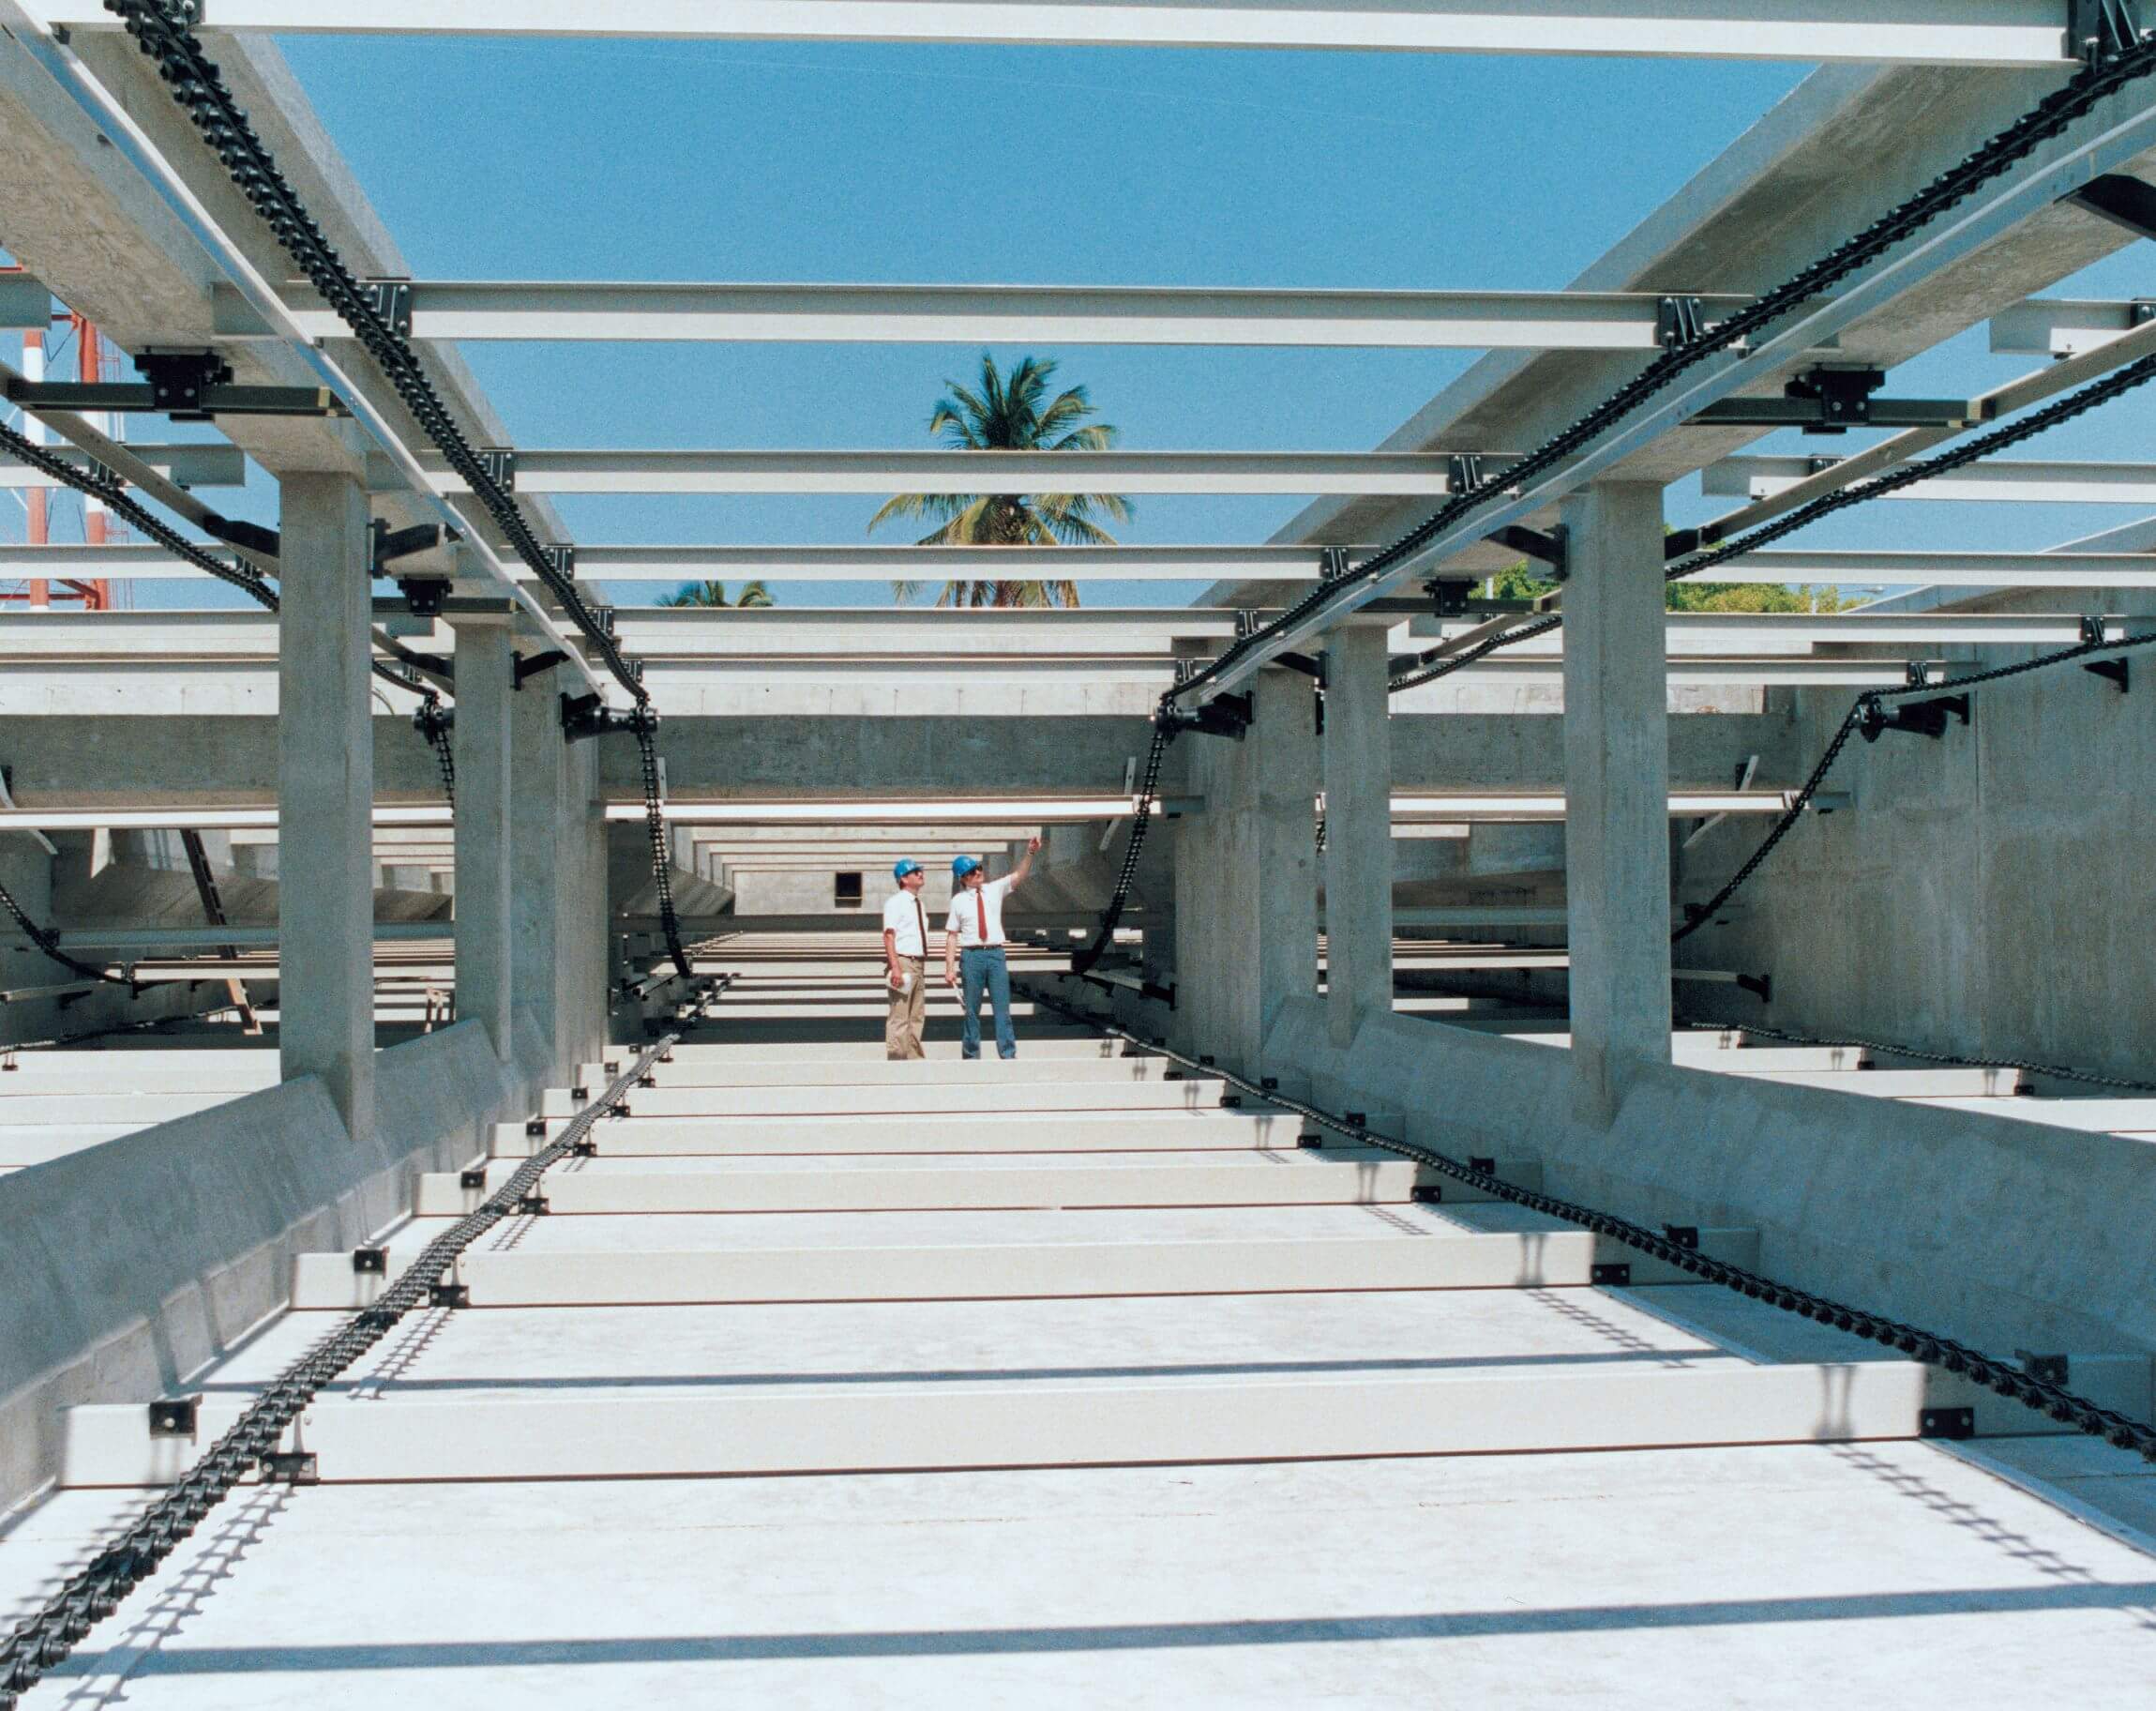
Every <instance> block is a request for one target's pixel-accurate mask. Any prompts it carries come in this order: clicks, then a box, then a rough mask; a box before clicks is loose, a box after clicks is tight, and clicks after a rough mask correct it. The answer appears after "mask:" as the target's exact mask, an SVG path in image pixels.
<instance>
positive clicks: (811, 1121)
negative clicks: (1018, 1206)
mask: <svg viewBox="0 0 2156 1711" xmlns="http://www.w3.org/2000/svg"><path fill="white" fill-rule="evenodd" d="M793 1013H794V1014H795V1015H797V1016H798V1015H799V1014H800V1008H799V1007H798V1001H796V1006H795V1008H794V1011H793ZM870 1013H874V1011H873V1010H871V1012H870ZM1155 1085H1156V1084H1153V1083H1132V1084H1131V1087H1130V1088H1125V1089H1124V1091H1126V1092H1127V1091H1131V1090H1133V1089H1135V1090H1137V1091H1139V1092H1144V1093H1151V1092H1153V1091H1155ZM1157 1085H1161V1086H1167V1087H1170V1088H1172V1087H1174V1086H1176V1085H1177V1083H1173V1082H1168V1083H1158V1084H1157ZM648 1091H650V1090H646V1092H645V1093H644V1094H641V1095H640V1103H641V1099H642V1098H645V1097H648ZM677 1091H686V1092H687V1093H688V1094H689V1095H691V1096H693V1095H694V1094H695V1092H696V1089H694V1088H689V1089H686V1090H677ZM840 1091H843V1090H840ZM870 1091H871V1092H876V1093H881V1094H882V1097H883V1098H884V1100H885V1102H886V1103H888V1104H896V1103H897V1100H896V1098H894V1097H893V1093H892V1090H891V1089H888V1088H882V1089H872V1090H870ZM966 1091H969V1090H967V1089H958V1090H957V1093H963V1092H966ZM982 1091H983V1092H985V1093H988V1094H989V1095H993V1094H994V1093H995V1092H996V1091H997V1090H996V1089H995V1088H993V1087H989V1088H986V1089H983V1090H982ZM1942 1091H1943V1090H1942ZM1012 1093H1013V1095H1014V1096H1015V1097H1014V1098H1012V1100H1011V1102H1010V1104H1009V1105H1008V1106H1006V1107H1004V1108H1003V1109H1002V1110H998V1109H996V1107H995V1105H994V1104H993V1102H992V1100H991V1099H979V1100H975V1101H972V1105H973V1109H972V1110H964V1109H954V1110H948V1111H942V1112H937V1113H934V1114H921V1113H914V1114H906V1113H902V1112H891V1111H885V1112H882V1113H878V1114H876V1115H875V1116H874V1117H873V1119H872V1120H870V1119H868V1118H867V1115H866V1113H867V1112H868V1111H870V1110H872V1109H873V1104H874V1101H873V1100H871V1099H867V1098H853V1099H844V1098H840V1099H838V1100H837V1103H839V1104H842V1105H843V1104H851V1105H852V1106H854V1107H855V1109H854V1110H852V1111H851V1112H838V1113H833V1114H828V1115H823V1116H786V1115H776V1114H764V1115H759V1116H754V1117H708V1116H705V1117H697V1116H676V1117H665V1116H656V1117H650V1118H647V1117H645V1116H643V1115H641V1111H640V1114H639V1115H637V1116H634V1117H629V1118H625V1119H623V1120H622V1121H620V1122H608V1123H605V1124H602V1125H600V1127H599V1131H598V1133H597V1134H596V1136H595V1137H594V1139H595V1140H596V1142H597V1143H598V1148H599V1156H600V1157H601V1158H728V1159H759V1160H761V1159H769V1160H772V1161H774V1162H776V1163H781V1164H782V1163H783V1162H784V1161H785V1160H786V1159H787V1158H814V1157H819V1156H821V1157H824V1158H863V1157H871V1158H890V1159H892V1160H893V1161H894V1162H898V1161H900V1160H901V1159H904V1160H906V1161H909V1162H910V1161H911V1160H912V1159H913V1158H920V1159H924V1160H926V1159H931V1158H942V1159H947V1160H951V1161H952V1162H954V1163H956V1164H959V1165H966V1164H971V1163H972V1162H975V1161H978V1160H980V1159H982V1158H992V1159H999V1160H1001V1159H1007V1158H1013V1157H1017V1156H1036V1157H1039V1156H1049V1155H1053V1156H1057V1157H1072V1156H1075V1157H1080V1158H1083V1157H1087V1156H1096V1157H1107V1158H1117V1159H1121V1158H1126V1157H1128V1156H1131V1155H1136V1154H1145V1153H1168V1154H1176V1155H1181V1154H1184V1153H1191V1154H1228V1155H1233V1154H1243V1153H1248V1152H1250V1151H1251V1150H1252V1149H1254V1148H1258V1147H1274V1148H1278V1147H1293V1146H1294V1145H1295V1143H1296V1136H1297V1135H1298V1134H1299V1133H1300V1132H1301V1129H1302V1127H1303V1120H1302V1119H1301V1118H1300V1117H1295V1116H1289V1115H1287V1114H1284V1113H1279V1112H1274V1113H1259V1114H1256V1115H1246V1114H1244V1113H1242V1112H1235V1111H1222V1110H1220V1109H1218V1106H1217V1096H1216V1102H1215V1105H1214V1109H1212V1110H1209V1111H1179V1110H1174V1109H1169V1110H1165V1111H1164V1110H1147V1109H1143V1108H1139V1107H1134V1108H1133V1109H1131V1110H1127V1111H1067V1110H1062V1109H1059V1108H1057V1107H1056V1106H1055V1104H1054V1103H1053V1102H1052V1101H1053V1100H1054V1098H1057V1097H1059V1096H1058V1094H1057V1091H1056V1090H1054V1089H1042V1088H1037V1087H1036V1088H1028V1089H1025V1090H1023V1091H1022V1093H1021V1091H1020V1090H1018V1089H1013V1090H1012ZM1044 1096H1045V1097H1044ZM942 1097H944V1098H953V1099H955V1098H956V1097H957V1095H956V1094H952V1095H946V1096H942ZM682 1102H683V1103H686V1104H688V1105H690V1106H692V1107H693V1106H695V1105H698V1104H702V1103H708V1100H700V1099H698V1098H694V1097H691V1098H687V1099H686V1100H684V1101H682ZM768 1102H769V1096H766V1097H765V1098H764V1099H761V1100H759V1099H756V1098H752V1097H751V1098H746V1103H748V1104H749V1105H751V1106H753V1105H755V1104H759V1103H768ZM932 1109H933V1101H931V1102H930V1110H932ZM566 1122H567V1118H565V1117H563V1116H559V1115H557V1116H555V1117H553V1118H552V1119H550V1128H552V1129H553V1130H555V1131H558V1130H559V1129H560V1128H562V1127H563V1126H564V1124H565V1123H566ZM534 1150H535V1148H534V1146H533V1144H532V1141H531V1138H530V1137H527V1136H526V1135H525V1133H524V1130H523V1128H522V1126H521V1125H520V1124H505V1125H502V1126H500V1127H499V1128H497V1129H496V1131H495V1143H494V1156H495V1157H497V1158H526V1157H528V1156H529V1155H530V1154H531V1153H532V1152H533V1151H534Z"/></svg>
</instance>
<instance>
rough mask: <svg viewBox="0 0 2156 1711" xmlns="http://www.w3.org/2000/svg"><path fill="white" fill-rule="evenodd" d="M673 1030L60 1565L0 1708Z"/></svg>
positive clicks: (437, 1277)
mask: <svg viewBox="0 0 2156 1711" xmlns="http://www.w3.org/2000/svg"><path fill="white" fill-rule="evenodd" d="M679 1039H680V1036H679V1035H678V1034H669V1035H667V1036H665V1037H662V1038H660V1039H657V1040H655V1041H654V1042H653V1043H652V1044H651V1045H650V1046H648V1047H646V1048H645V1049H644V1051H643V1052H642V1053H641V1055H640V1056H639V1057H638V1059H637V1061H636V1062H635V1064H634V1065H632V1066H631V1067H629V1068H628V1069H627V1070H626V1071H625V1072H624V1073H623V1074H621V1075H620V1076H617V1077H616V1078H615V1079H614V1081H613V1082H612V1083H611V1085H610V1086H609V1087H608V1088H607V1090H606V1091H605V1092H604V1093H603V1094H601V1095H599V1097H598V1098H596V1099H594V1100H593V1101H592V1102H591V1103H590V1104H589V1105H587V1106H585V1107H584V1109H583V1110H582V1111H580V1112H579V1113H577V1115H576V1116H575V1117H574V1118H573V1119H571V1120H570V1122H569V1123H568V1124H567V1125H566V1126H565V1128H563V1130H562V1132H561V1133H560V1134H558V1135H556V1136H555V1137H554V1138H553V1140H551V1141H550V1142H549V1143H547V1144H546V1145H545V1146H544V1147H542V1148H541V1149H540V1150H539V1151H538V1152H535V1153H534V1154H533V1155H532V1156H531V1157H530V1158H527V1159H525V1160H524V1161H523V1162H522V1163H521V1164H520V1165H519V1166H518V1167H517V1168H516V1170H515V1171H514V1172H513V1173H511V1174H510V1176H509V1179H508V1180H507V1181H506V1182H505V1183H504V1184H503V1185H502V1186H501V1188H499V1189H496V1190H495V1191H494V1192H493V1193H492V1194H491V1195H490V1196H489V1197H488V1198H487V1200H486V1202H485V1204H482V1205H480V1206H479V1207H478V1209H477V1210H475V1211H473V1212H470V1213H467V1214H466V1215H465V1216H464V1217H462V1218H460V1219H458V1220H457V1222H456V1223H454V1224H452V1225H451V1226H450V1227H449V1228H448V1229H447V1230H445V1231H444V1232H443V1233H442V1234H440V1235H438V1236H436V1237H435V1238H434V1239H433V1240H432V1241H430V1242H429V1243H428V1244H427V1246H426V1247H425V1248H424V1249H421V1250H420V1253H419V1255H418V1257H417V1258H416V1259H415V1260H414V1261H413V1262H412V1264H410V1265H409V1266H407V1267H406V1268H405V1270H404V1272H403V1274H402V1275H401V1276H400V1278H399V1279H397V1281H396V1282H394V1283H392V1284H391V1285H390V1286H389V1287H388V1288H387V1289H386V1290H384V1292H383V1294H382V1295H381V1296H380V1297H379V1298H378V1299H377V1300H376V1301H375V1302H374V1304H373V1305H372V1306H371V1307H369V1308H365V1309H363V1310H360V1311H359V1312H358V1313H356V1314H354V1316H353V1317H352V1318H350V1319H348V1320H346V1321H345V1322H344V1323H343V1324H342V1325H339V1327H338V1328H337V1329H336V1330H334V1331H332V1332H330V1333H329V1334H328V1335H327V1336H325V1337H324V1338H323V1339H322V1340H320V1341H318V1342H316V1343H315V1344H314V1346H313V1347H312V1348H310V1349H309V1350H308V1352H307V1353H306V1354H305V1355H301V1356H300V1357H299V1359H298V1360H296V1361H295V1362H294V1363H293V1365H291V1366H290V1367H287V1368H286V1369H285V1370H283V1371H282V1372H281V1373H279V1375H278V1376H277V1377H276V1378H275V1379H274V1380H272V1381H271V1382H270V1384H269V1385H267V1386H265V1387H264V1390H263V1391H262V1393H261V1394H260V1395H259V1396H257V1397H256V1399H255V1400H254V1401H252V1402H251V1403H249V1405H248V1408H247V1411H246V1412H245V1413H243V1414H242V1415H241V1416H239V1418H238V1419H237V1420H235V1421H234V1423H233V1425H232V1427H231V1428H230V1429H229V1430H228V1431H226V1432H225V1434H224V1435H223V1436H222V1437H221V1438H219V1440H218V1441H217V1442H216V1443H215V1444H213V1445H211V1446H210V1447H209V1448H208V1449H207V1450H206V1451H205V1452H204V1454H203V1456H202V1459H201V1460H200V1461H197V1462H196V1463H195V1464H194V1466H193V1467H191V1468H190V1469H189V1470H188V1472H187V1474H186V1475H185V1476H182V1477H181V1479H180V1480H179V1482H178V1483H177V1484H175V1485H174V1486H173V1488H172V1490H171V1491H168V1492H166V1494H165V1495H164V1496H162V1497H160V1498H159V1499H158V1501H157V1502H156V1503H155V1504H153V1505H151V1507H149V1508H148V1509H147V1510H145V1511H144V1512H143V1516H142V1518H141V1519H140V1520H138V1521H136V1522H134V1523H133V1524H132V1525H131V1526H129V1527H128V1529H127V1531H126V1532H125V1533H123V1534H121V1535H120V1537H118V1538H117V1539H116V1540H114V1541H113V1543H112V1544H110V1545H108V1546H107V1547H106V1548H105V1549H104V1550H102V1551H100V1552H98V1555H97V1556H96V1558H95V1559H93V1560H92V1561H91V1563H90V1564H89V1566H88V1567H84V1568H83V1569H82V1570H80V1571H79V1572H78V1573H76V1574H75V1575H74V1576H72V1577H71V1578H70V1579H69V1580H68V1583H67V1584H66V1585H65V1586H63V1587H62V1588H61V1589H60V1590H59V1592H57V1593H56V1594H54V1595H53V1597H52V1598H51V1599H50V1600H48V1601H47V1603H46V1604H45V1606H44V1608H43V1609H41V1610H40V1611H38V1613H37V1614H36V1615H34V1616H32V1617H30V1618H29V1619H28V1620H27V1621H25V1622H23V1624H22V1626H20V1627H19V1628H16V1629H15V1631H14V1632H13V1633H12V1634H10V1635H9V1636H8V1638H7V1639H6V1640H5V1641H0V1711H14V1707H15V1703H16V1701H17V1698H18V1697H19V1696H20V1695H21V1694H23V1693H25V1692H27V1691H28V1690H29V1689H30V1688H32V1687H34V1686H35V1685H36V1684H37V1683H38V1681H39V1680H40V1679H42V1678H43V1677H44V1676H45V1675H46V1674H48V1673H50V1672H52V1671H53V1669H55V1668H57V1667H58V1666H59V1664H60V1663H62V1662H63V1661H64V1660H65V1659H66V1658H68V1654H69V1653H71V1652H72V1651H73V1650H74V1649H75V1646H76V1645H77V1644H78V1643H80V1642H81V1641H82V1639H83V1636H84V1635H85V1634H87V1633H88V1632H89V1631H90V1629H91V1628H92V1627H94V1626H95V1625H96V1624H97V1623H98V1622H100V1621H102V1620H103V1619H104V1618H105V1617H107V1616H109V1615H111V1614H112V1613H113V1611H114V1610H116V1609H117V1608H118V1607H119V1603H120V1600H121V1599H122V1598H124V1597H127V1595H128V1593H129V1592H131V1591H133V1590H134V1588H135V1587H137V1586H139V1585H140V1584H141V1583H142V1582H143V1581H145V1580H147V1579H148V1578H149V1577H150V1575H151V1574H152V1573H153V1572H155V1571H156V1569H157V1567H158V1564H160V1563H162V1562H163V1561H164V1559H165V1558H166V1557H167V1556H169V1555H170V1554H171V1553H172V1552H173V1549H174V1548H175V1547H176V1546H177V1545H178V1544H179V1543H180V1541H181V1540H182V1539H184V1538H186V1537H188V1535H189V1534H191V1533H192V1532H193V1531H194V1530H195V1528H196V1527H197V1526H199V1525H200V1524H201V1523H202V1521H203V1518H204V1516H206V1515H207V1514H208V1513H209V1512H210V1510H211V1509H213V1508H215V1507H217V1506H218V1505H219V1503H221V1502H222V1501H223V1500H224V1498H225V1497H226V1495H227V1494H228V1493H229V1492H230V1491H232V1489H233V1487H234V1486H235V1485H237V1484H238V1483H239V1481H240V1480H241V1479H242V1478H244V1477H245V1476H247V1475H248V1474H249V1473H250V1472H252V1471H253V1470H254V1469H255V1468H256V1467H258V1466H260V1465H261V1464H262V1461H263V1460H264V1457H265V1456H267V1455H268V1454H269V1453H270V1452H271V1451H272V1450H274V1449H275V1448H276V1447H277V1444H278V1440H279V1438H280V1437H281V1436H282V1435H283V1432H284V1430H285V1428H286V1427H287V1426H289V1425H291V1424H292V1422H293V1421H294V1419H295V1418H297V1417H298V1416H299V1414H300V1413H301V1411H302V1410H304V1409H305V1408H306V1407H307V1406H308V1405H309V1403H310V1402H312V1401H314V1399H315V1397H316V1395H317V1394H319V1393H320V1392H321V1390H322V1389H323V1387H324V1385H327V1384H329V1383H330V1382H331V1381H332V1380H333V1379H335V1378H336V1377H337V1376H338V1375H339V1373H341V1372H342V1371H344V1370H345V1369H346V1368H348V1367H350V1366H351V1365H352V1363H353V1362H354V1361H355V1360H357V1359H358V1358H359V1357H360V1356H361V1355H364V1354H366V1353H367V1351H368V1350H369V1349H370V1348H372V1347H373V1346H374V1345H375V1344H376V1343H377V1342H379V1341H381V1340H382V1339H383V1337H384V1335H385V1334H386V1333H387V1332H388V1331H389V1330H390V1329H391V1328H392V1327H393V1326H394V1325H396V1324H397V1323H398V1322H399V1321H400V1319H402V1318H403V1317H404V1316H405V1315H406V1314H407V1313H410V1312H413V1311H415V1310H418V1309H420V1308H423V1307H427V1306H429V1305H430V1300H431V1295H432V1292H433V1286H434V1285H435V1284H436V1283H438V1282H440V1281H441V1279H442V1278H443V1277H444V1275H445V1273H446V1272H447V1271H448V1269H449V1267H450V1266H451V1265H452V1264H454V1263H455V1262H456V1260H457V1258H458V1256H459V1255H460V1254H461V1253H463V1252H464V1250H465V1249H468V1248H469V1247H471V1245H472V1244H473V1243H474V1242H475V1241H476V1240H478V1238H479V1237H480V1236H482V1235H484V1234H486V1233H487V1232H488V1231H490V1230H491V1229H493V1228H494V1226H495V1225H497V1224H499V1223H501V1222H503V1221H504V1220H505V1219H511V1218H515V1217H517V1216H518V1215H519V1213H520V1210H521V1208H522V1205H523V1203H524V1201H525V1199H526V1197H527V1196H528V1195H530V1194H531V1193H532V1192H533V1191H534V1189H536V1187H537V1186H538V1182H539V1178H540V1177H542V1176H543V1175H545V1174H546V1173H547V1172H548V1171H550V1170H551V1169H552V1168H553V1167H554V1166H555V1165H556V1164H558V1163H559V1162H560V1161H561V1160H562V1159H564V1158H568V1157H570V1156H571V1155H572V1154H574V1153H576V1152H578V1151H580V1149H581V1148H582V1147H583V1146H584V1145H585V1143H586V1137H587V1136H588V1135H589V1134H590V1132H591V1129H592V1127H593V1125H594V1124H596V1122H597V1121H598V1120H599V1118H600V1117H602V1116H604V1115H605V1114H606V1113H607V1112H609V1111H610V1110H611V1109H612V1108H613V1107H614V1106H615V1105H618V1104H619V1103H620V1102H621V1101H622V1099H623V1098H624V1097H626V1095H627V1094H628V1092H629V1091H630V1090H631V1089H632V1088H634V1087H635V1086H636V1085H637V1083H638V1082H639V1081H640V1080H641V1078H642V1077H643V1076H644V1075H646V1074H648V1073H649V1072H650V1069H651V1067H652V1065H653V1064H655V1063H656V1062H657V1061H658V1060H659V1059H660V1058H661V1057H662V1056H664V1055H665V1053H667V1052H670V1051H671V1050H672V1048H673V1046H674V1045H675V1043H676V1042H677V1041H678V1040H679Z"/></svg>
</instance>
